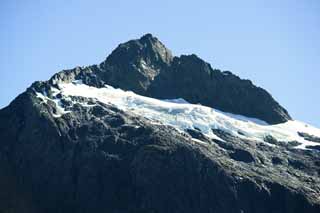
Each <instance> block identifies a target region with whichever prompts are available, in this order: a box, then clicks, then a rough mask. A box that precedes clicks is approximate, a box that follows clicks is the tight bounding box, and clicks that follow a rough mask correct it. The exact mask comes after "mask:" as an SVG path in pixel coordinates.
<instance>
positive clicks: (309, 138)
mask: <svg viewBox="0 0 320 213" xmlns="http://www.w3.org/2000/svg"><path fill="white" fill-rule="evenodd" d="M298 135H299V136H301V137H303V138H304V139H306V140H308V141H312V142H318V143H320V138H319V137H316V136H314V135H309V134H308V133H304V132H298Z"/></svg>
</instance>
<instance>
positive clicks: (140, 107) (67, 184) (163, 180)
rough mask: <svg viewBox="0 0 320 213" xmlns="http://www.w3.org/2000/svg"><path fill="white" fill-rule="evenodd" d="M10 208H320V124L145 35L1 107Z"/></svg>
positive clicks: (262, 212)
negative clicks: (295, 115)
mask: <svg viewBox="0 0 320 213" xmlns="http://www.w3.org/2000/svg"><path fill="white" fill-rule="evenodd" d="M0 139H1V140H0V168H1V169H0V188H1V191H0V212H33V213H37V212H49V213H50V212H62V213H64V212H113V213H120V212H121V213H129V212H130V213H131V212H133V213H143V212H146V213H147V212H148V213H149V212H155V213H156V212H159V213H165V212H170V213H174V212H201V213H205V212H219V213H224V212H225V213H227V212H228V213H267V212H268V213H271V212H283V213H289V212H290V213H298V212H299V213H300V212H306V213H309V212H310V213H316V212H319V211H320V155H319V151H320V130H319V129H317V128H315V127H312V126H310V125H308V124H305V123H303V122H300V121H296V120H293V119H292V118H291V117H290V115H289V114H288V112H287V111H286V110H285V109H284V108H283V107H281V106H280V105H279V104H278V103H277V102H276V101H275V100H274V99H273V98H272V96H271V95H270V94H269V93H268V92H267V91H265V90H264V89H262V88H259V87H257V86H255V85H253V84H252V82H251V81H249V80H242V79H240V78H239V77H237V76H235V75H234V74H232V73H231V72H229V71H224V72H222V71H220V70H218V69H212V68H211V66H210V65H209V64H208V63H206V62H204V61H203V60H202V59H200V58H199V57H197V56H196V55H189V56H186V55H182V56H180V57H175V56H173V55H172V53H171V51H170V50H168V49H167V48H166V47H165V46H164V45H163V44H162V43H161V42H160V41H159V40H158V39H157V38H155V37H153V36H152V35H151V34H146V35H144V36H143V37H141V38H140V39H136V40H131V41H128V42H126V43H123V44H120V45H119V46H118V47H117V48H116V49H115V50H114V51H113V52H112V53H111V54H110V55H109V56H108V57H107V58H106V60H105V61H103V62H102V63H101V64H99V65H93V66H88V67H77V68H75V69H71V70H64V71H61V72H59V73H57V74H55V75H54V76H53V77H52V78H51V79H49V80H48V81H43V82H40V81H38V82H35V83H33V84H32V85H31V86H30V87H29V88H28V89H27V90H26V91H25V92H24V93H22V94H20V95H19V96H18V97H17V98H16V99H15V100H14V101H12V102H11V103H10V105H9V106H7V107H5V108H3V109H1V110H0Z"/></svg>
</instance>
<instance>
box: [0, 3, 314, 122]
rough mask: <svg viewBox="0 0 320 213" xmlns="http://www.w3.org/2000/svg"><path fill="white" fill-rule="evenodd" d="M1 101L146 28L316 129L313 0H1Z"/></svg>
mask: <svg viewBox="0 0 320 213" xmlns="http://www.w3.org/2000/svg"><path fill="white" fill-rule="evenodd" d="M0 26H1V33H0V47H1V48H0V66H1V68H0V70H1V71H0V108H2V107H4V106H6V105H8V104H9V103H10V101H12V100H13V99H14V98H15V97H16V96H17V95H18V94H20V93H21V92H23V91H24V90H25V89H26V88H27V87H28V86H30V84H31V83H32V82H34V81H36V80H47V79H48V78H49V77H50V76H51V75H53V74H54V73H55V72H57V71H60V70H62V69H67V68H73V67H75V66H78V65H79V66H85V65H91V64H97V63H100V62H102V61H103V60H104V59H105V57H106V56H107V55H108V54H109V53H110V52H111V51H112V50H113V49H114V48H115V47H116V46H117V45H118V44H119V43H120V42H125V41H127V40H129V39H133V38H138V37H140V36H141V35H143V34H145V33H148V32H150V33H152V34H153V35H155V36H156V37H158V38H159V39H160V40H161V41H162V42H163V43H164V44H165V45H166V46H167V47H168V48H169V49H171V50H172V52H173V54H174V55H180V54H191V53H195V54H197V55H198V56H200V57H201V58H203V59H204V60H206V61H207V62H209V63H211V65H212V66H213V67H214V68H219V69H222V70H230V71H232V72H233V73H235V74H237V75H239V76H240V77H242V78H248V79H250V80H252V81H253V82H254V83H255V84H256V85H258V86H261V87H263V88H265V89H267V90H268V91H269V92H270V93H271V94H272V95H273V97H274V98H275V99H276V100H277V101H279V102H280V104H281V105H283V106H284V107H285V108H287V109H288V111H289V112H290V114H291V115H292V116H293V117H294V118H295V119H298V120H303V121H305V122H307V123H310V124H314V125H316V126H317V127H320V110H319V109H320V97H319V93H320V1H319V0H264V1H262V0H255V1H253V0H243V1H239V0H234V1H231V0H229V1H228V0H224V1H215V0H206V1H203V0H197V1H188V0H181V1H178V0H175V1H173V0H170V1H167V0H161V1H160V0H159V1H151V0H143V1H142V0H140V1H139V0H135V1H130V0H127V1H122V0H114V1H108V0H101V1H99V0H87V1H81V0H77V1H75V0H74V1H73V0H52V1H51V0H47V1H45V0H28V1H27V0H1V2H0Z"/></svg>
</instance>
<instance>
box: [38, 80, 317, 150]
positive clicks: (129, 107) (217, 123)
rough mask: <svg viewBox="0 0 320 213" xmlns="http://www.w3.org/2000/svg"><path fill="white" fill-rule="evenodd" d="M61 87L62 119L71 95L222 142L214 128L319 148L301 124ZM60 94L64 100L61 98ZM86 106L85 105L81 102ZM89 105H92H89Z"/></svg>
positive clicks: (112, 91) (81, 86)
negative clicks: (191, 130) (197, 131)
mask: <svg viewBox="0 0 320 213" xmlns="http://www.w3.org/2000/svg"><path fill="white" fill-rule="evenodd" d="M58 88H59V89H57V88H54V87H51V92H52V94H53V96H54V97H55V98H54V99H52V98H51V100H52V101H53V102H54V103H55V104H56V107H57V109H58V110H57V111H58V114H55V115H54V117H60V116H62V115H63V114H65V113H68V112H69V111H68V110H66V109H65V108H64V106H63V104H62V103H61V100H60V99H61V96H62V99H66V100H68V99H69V100H70V96H80V97H85V98H94V99H96V100H98V101H100V102H102V103H104V104H108V105H113V106H115V107H117V108H118V109H121V110H123V111H129V112H130V113H134V114H136V115H138V116H142V117H145V118H148V119H150V120H152V121H153V122H156V123H160V124H164V125H170V126H173V127H175V128H176V129H178V130H179V131H185V130H186V129H199V130H200V131H201V132H202V133H203V134H204V135H205V136H207V137H209V138H213V139H218V140H222V139H220V138H219V137H218V136H216V135H215V134H214V133H213V131H212V129H220V130H223V131H226V132H228V133H230V134H232V135H235V136H237V137H240V138H245V139H249V140H255V141H258V142H264V141H265V138H266V137H267V136H272V137H273V138H275V139H276V140H277V141H281V142H284V143H285V142H298V143H300V144H298V145H297V146H296V147H295V148H300V149H306V147H307V146H317V145H318V146H319V145H320V143H317V142H313V141H310V140H306V139H305V138H304V137H302V136H301V135H299V132H300V133H307V134H308V135H311V136H314V137H319V138H320V129H317V128H315V127H313V126H311V125H308V124H305V123H303V122H300V121H296V120H291V121H287V122H285V123H282V124H276V125H269V124H267V123H266V122H265V121H262V120H259V119H256V118H248V117H245V116H242V115H235V114H231V113H225V112H222V111H219V110H216V109H213V108H210V107H206V106H202V105H199V104H190V103H188V102H186V101H185V100H183V99H181V98H178V99H174V100H158V99H154V98H149V97H145V96H141V95H137V94H135V93H133V92H131V91H124V90H121V89H115V88H113V87H111V86H108V85H106V86H105V87H104V88H96V87H92V86H88V85H85V84H83V83H82V82H81V81H74V82H72V83H62V84H58ZM58 94H60V95H61V96H59V97H60V98H58V97H57V96H58ZM37 96H38V97H39V98H40V99H42V100H43V101H47V100H49V99H50V98H48V96H47V94H46V93H43V94H42V93H37ZM81 104H82V105H84V103H81ZM86 106H89V105H86Z"/></svg>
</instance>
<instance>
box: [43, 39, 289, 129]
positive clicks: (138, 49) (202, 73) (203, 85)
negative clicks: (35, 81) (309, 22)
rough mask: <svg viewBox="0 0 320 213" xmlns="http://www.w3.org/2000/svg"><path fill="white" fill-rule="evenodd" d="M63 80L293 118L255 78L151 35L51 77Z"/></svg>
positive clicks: (273, 118) (275, 119)
mask: <svg viewBox="0 0 320 213" xmlns="http://www.w3.org/2000/svg"><path fill="white" fill-rule="evenodd" d="M59 79H62V81H66V80H68V81H69V82H70V81H72V80H80V79H81V80H83V81H84V82H85V83H87V84H89V85H94V86H98V87H101V86H103V85H104V84H108V85H111V86H114V87H117V88H121V89H125V90H130V91H134V92H136V93H138V94H141V95H145V96H149V97H154V98H162V99H166V98H171V99H172V98H184V99H185V100H187V101H188V102H190V103H200V104H203V105H205V106H210V107H213V108H217V109H219V110H222V111H226V112H231V113H235V114H242V115H245V116H249V117H256V118H259V119H262V120H264V121H266V122H268V123H270V124H277V123H282V122H285V121H288V120H291V119H292V118H291V116H290V115H289V113H288V112H287V110H286V109H284V108H283V107H282V106H281V105H280V104H279V103H278V102H277V101H275V100H274V99H273V97H272V96H271V95H270V94H269V93H268V92H267V91H265V90H264V89H262V88H261V87H257V86H255V85H254V84H253V83H252V82H251V81H250V80H243V79H241V78H239V77H238V76H236V75H234V74H232V73H231V72H230V71H228V72H221V71H220V70H218V69H213V68H212V67H211V65H210V64H209V63H207V62H205V61H203V60H202V59H200V58H199V57H198V56H196V55H195V54H191V55H181V56H179V57H177V56H172V53H171V51H170V50H169V49H167V48H166V47H165V45H163V44H162V43H161V42H160V41H159V40H158V39H157V38H156V37H153V36H152V35H151V34H146V35H144V36H142V37H141V38H140V39H135V40H130V41H128V42H125V43H122V44H120V45H119V46H118V47H117V48H116V49H115V50H113V51H112V53H111V54H110V55H109V56H108V57H107V58H106V60H105V61H104V62H102V63H100V64H99V65H92V66H88V67H85V68H80V67H77V68H75V69H71V70H68V71H62V72H60V73H58V74H56V75H54V76H53V77H52V78H51V79H50V81H49V82H50V83H55V82H59ZM190 88H191V89H190Z"/></svg>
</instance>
